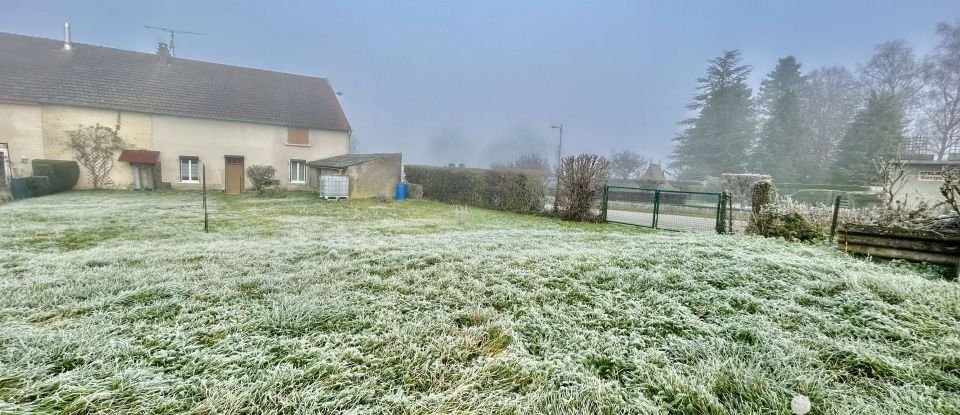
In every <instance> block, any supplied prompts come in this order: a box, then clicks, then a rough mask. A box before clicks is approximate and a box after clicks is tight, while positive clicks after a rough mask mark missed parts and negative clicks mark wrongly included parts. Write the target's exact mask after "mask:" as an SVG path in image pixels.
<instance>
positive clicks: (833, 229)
mask: <svg viewBox="0 0 960 415" xmlns="http://www.w3.org/2000/svg"><path fill="white" fill-rule="evenodd" d="M842 197H843V196H837V197H836V198H835V199H833V221H831V222H830V243H833V237H834V236H836V234H837V218H838V217H839V216H840V199H841V198H842Z"/></svg>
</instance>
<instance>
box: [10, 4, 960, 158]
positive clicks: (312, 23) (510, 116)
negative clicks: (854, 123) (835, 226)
mask: <svg viewBox="0 0 960 415" xmlns="http://www.w3.org/2000/svg"><path fill="white" fill-rule="evenodd" d="M134 3H135V2H127V1H109V2H108V1H90V2H76V1H5V0H0V31H3V32H13V33H20V34H27V35H34V36H42V37H50V38H57V39H59V38H60V37H61V35H62V26H63V22H64V21H69V22H70V24H71V26H72V28H73V38H74V41H76V42H80V43H91V44H101V45H104V46H110V47H116V48H122V49H132V50H138V51H143V52H153V51H155V50H156V43H157V42H158V41H164V42H165V41H167V37H166V35H165V34H163V33H161V32H156V31H151V30H147V29H145V28H143V25H145V24H149V25H154V26H164V27H173V28H178V29H185V30H191V31H197V32H205V33H208V34H210V36H205V37H198V36H183V37H178V38H177V53H178V55H179V56H182V57H185V58H191V59H199V60H207V61H214V62H222V63H227V64H233V65H242V66H251V67H258V68H265V69H272V70H278V71H285V72H293V73H299V74H306V75H314V76H323V77H327V78H329V79H330V81H331V83H332V84H333V86H334V89H336V90H338V91H342V92H343V96H342V97H341V103H342V104H343V107H344V110H345V111H346V114H347V117H348V118H349V120H350V123H351V124H352V126H353V129H354V136H355V137H356V138H357V139H358V140H359V143H360V146H359V150H360V151H362V152H385V151H402V152H403V153H404V158H405V162H416V163H447V162H456V163H467V164H469V165H481V166H482V165H487V164H489V163H490V162H492V161H496V160H501V159H509V158H513V157H514V156H515V155H517V154H519V153H522V152H530V151H536V152H540V153H541V154H542V155H544V156H549V157H550V158H551V159H553V158H555V154H556V148H555V147H554V146H555V145H556V140H557V130H553V129H551V128H550V125H551V124H553V123H560V122H562V123H563V124H564V128H565V129H564V153H570V152H581V151H591V152H598V153H602V154H607V153H609V152H610V151H611V150H614V149H630V150H634V151H638V152H641V153H643V154H646V155H648V156H651V157H653V159H654V160H658V159H662V160H663V161H664V162H666V161H667V157H668V155H669V153H670V149H671V147H672V142H671V139H672V138H673V137H674V135H675V134H676V132H677V131H678V126H677V122H678V121H680V120H682V119H683V118H685V117H687V116H689V114H688V113H687V111H686V110H685V105H686V104H687V102H688V101H689V100H690V97H691V96H692V94H693V93H694V87H695V82H696V78H697V77H699V76H701V74H702V72H703V70H704V67H705V61H706V60H707V59H710V58H712V57H715V56H717V55H719V54H720V53H721V51H722V50H724V49H741V50H742V51H743V57H744V60H745V63H748V64H751V65H753V66H754V73H753V76H752V78H751V81H752V84H753V86H754V92H755V93H756V89H757V87H758V85H759V81H760V79H761V78H762V76H763V75H764V74H765V73H767V72H769V71H770V70H771V69H772V68H773V66H774V65H775V64H776V60H777V58H779V57H782V56H786V55H794V56H797V58H798V59H799V60H800V62H801V63H802V64H803V69H804V70H805V71H807V70H812V69H815V68H817V67H820V66H823V65H847V66H848V67H850V68H851V69H855V67H856V64H857V63H858V62H865V61H866V60H867V59H869V57H870V55H871V53H872V51H873V47H874V46H875V45H877V44H879V43H881V42H884V41H888V40H893V39H905V40H907V41H908V42H909V43H910V44H911V45H912V46H914V48H915V49H916V52H917V55H918V56H922V55H923V54H924V53H926V52H927V51H928V50H929V49H930V48H931V46H932V45H933V43H934V42H935V36H934V27H935V25H936V23H938V22H941V21H946V20H952V19H953V18H956V17H960V5H958V3H957V2H956V1H955V0H952V1H951V0H943V1H939V0H938V1H899V2H893V1H881V0H878V1H843V2H841V1H789V2H788V1H756V2H747V1H736V2H734V1H723V2H721V1H702V2H700V1H698V2H694V1H666V0H665V1H662V2H640V1H630V2H613V1H597V2H586V1H583V2H541V1H527V2H512V1H482V2H470V3H467V2H439V1H436V2H434V1H364V2H361V1H336V2H283V3H282V4H272V3H266V2H263V3H261V2H251V1H242V2H229V3H226V2H224V3H215V2H206V1H176V2H164V1H151V2H142V4H134ZM515 3H518V4H515Z"/></svg>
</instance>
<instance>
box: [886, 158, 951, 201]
mask: <svg viewBox="0 0 960 415" xmlns="http://www.w3.org/2000/svg"><path fill="white" fill-rule="evenodd" d="M950 169H960V160H917V159H912V160H904V161H903V170H904V171H905V172H906V175H905V177H904V181H903V189H902V190H901V191H900V194H901V195H906V196H907V203H910V204H912V203H915V202H917V201H920V200H924V201H927V202H929V203H939V202H941V201H943V195H942V194H940V185H942V184H943V171H944V170H950ZM901 197H902V196H901Z"/></svg>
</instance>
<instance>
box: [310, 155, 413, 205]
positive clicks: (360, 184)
mask: <svg viewBox="0 0 960 415" xmlns="http://www.w3.org/2000/svg"><path fill="white" fill-rule="evenodd" d="M402 164H403V155H402V154H400V153H381V154H344V155H341V156H334V157H328V158H325V159H320V160H313V161H309V162H307V167H309V173H308V176H309V178H310V180H311V181H315V180H320V177H321V176H346V177H349V178H350V185H349V189H348V190H349V195H350V197H351V198H364V197H377V196H380V195H384V196H387V197H391V196H392V195H393V193H394V190H395V187H396V185H397V183H399V182H400V171H401V165H402Z"/></svg>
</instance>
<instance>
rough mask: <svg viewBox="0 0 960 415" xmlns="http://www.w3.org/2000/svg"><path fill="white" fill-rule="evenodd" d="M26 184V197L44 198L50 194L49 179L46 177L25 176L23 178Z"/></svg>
mask: <svg viewBox="0 0 960 415" xmlns="http://www.w3.org/2000/svg"><path fill="white" fill-rule="evenodd" d="M24 180H25V181H26V182H27V197H37V196H44V195H48V194H50V193H53V192H52V191H51V187H50V178H48V177H47V176H27V177H24Z"/></svg>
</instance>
